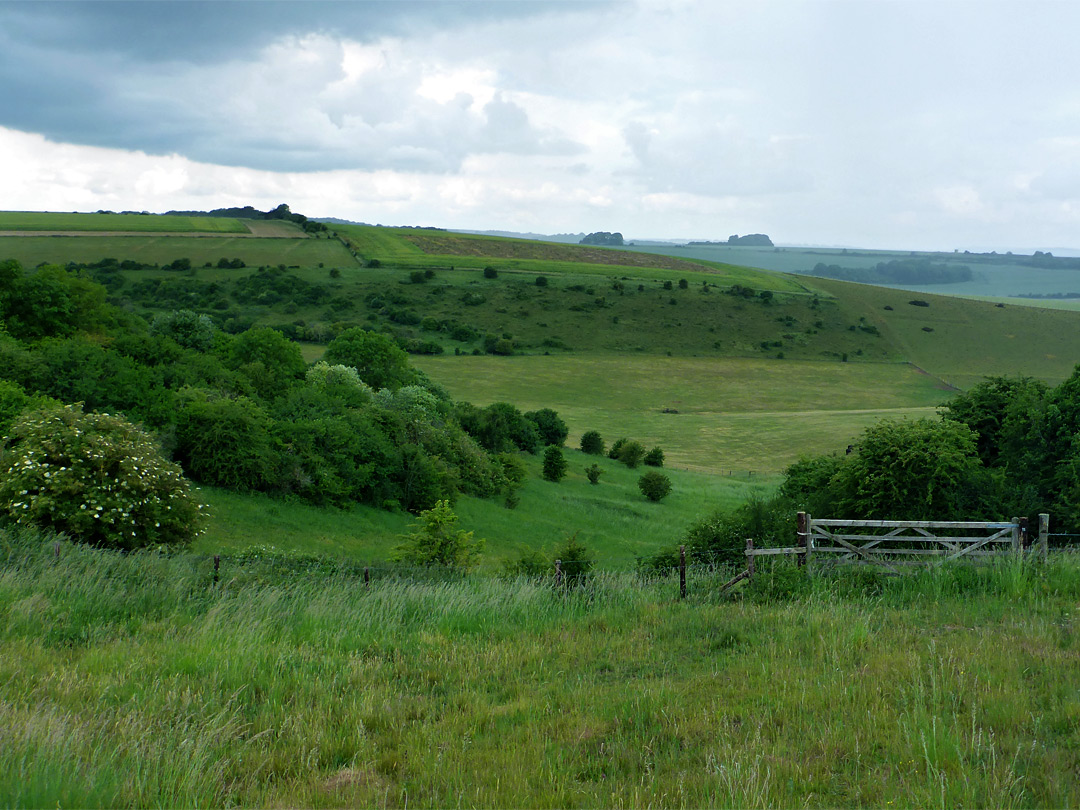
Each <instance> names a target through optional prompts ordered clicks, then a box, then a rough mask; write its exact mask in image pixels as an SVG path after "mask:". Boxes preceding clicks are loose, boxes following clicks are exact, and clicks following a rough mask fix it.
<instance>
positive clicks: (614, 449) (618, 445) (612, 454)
mask: <svg viewBox="0 0 1080 810" xmlns="http://www.w3.org/2000/svg"><path fill="white" fill-rule="evenodd" d="M628 441H630V440H629V439H627V438H625V437H623V438H621V439H616V440H615V441H614V442H612V444H611V449H610V450H608V458H611V459H615V460H618V458H619V453H621V452H622V448H623V445H625V444H626V443H627V442H628Z"/></svg>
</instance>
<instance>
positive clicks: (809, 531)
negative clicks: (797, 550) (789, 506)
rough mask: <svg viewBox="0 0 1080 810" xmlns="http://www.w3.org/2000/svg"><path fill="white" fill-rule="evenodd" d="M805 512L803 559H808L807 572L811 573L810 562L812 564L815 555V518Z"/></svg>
mask: <svg viewBox="0 0 1080 810" xmlns="http://www.w3.org/2000/svg"><path fill="white" fill-rule="evenodd" d="M803 514H804V516H805V518H804V520H805V525H804V526H803V532H804V533H803V536H802V545H803V549H804V550H803V559H804V560H806V573H808V574H809V573H810V564H811V562H813V555H814V530H813V526H814V520H813V518H811V517H810V513H809V512H804V513H803Z"/></svg>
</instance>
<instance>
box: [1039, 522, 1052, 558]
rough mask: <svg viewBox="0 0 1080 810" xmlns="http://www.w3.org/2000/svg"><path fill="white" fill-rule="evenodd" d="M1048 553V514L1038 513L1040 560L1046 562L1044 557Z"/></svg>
mask: <svg viewBox="0 0 1080 810" xmlns="http://www.w3.org/2000/svg"><path fill="white" fill-rule="evenodd" d="M1049 553H1050V515H1047V514H1040V515H1039V556H1040V557H1042V561H1043V562H1046V558H1047V556H1048V555H1049Z"/></svg>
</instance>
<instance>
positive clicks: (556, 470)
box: [544, 444, 566, 483]
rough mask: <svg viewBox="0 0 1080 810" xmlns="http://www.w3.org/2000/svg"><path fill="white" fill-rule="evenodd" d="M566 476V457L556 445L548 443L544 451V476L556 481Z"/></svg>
mask: <svg viewBox="0 0 1080 810" xmlns="http://www.w3.org/2000/svg"><path fill="white" fill-rule="evenodd" d="M565 476H566V458H564V457H563V452H562V448H561V447H559V446H558V445H555V444H552V445H548V449H547V450H545V451H544V478H545V479H546V480H548V481H553V482H555V483H558V482H559V481H561V480H562V479H563V478H564V477H565Z"/></svg>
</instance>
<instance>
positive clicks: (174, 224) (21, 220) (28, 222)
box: [0, 211, 248, 233]
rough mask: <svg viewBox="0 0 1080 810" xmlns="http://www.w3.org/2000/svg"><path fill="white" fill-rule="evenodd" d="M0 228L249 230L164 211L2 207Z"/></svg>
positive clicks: (235, 222)
mask: <svg viewBox="0 0 1080 810" xmlns="http://www.w3.org/2000/svg"><path fill="white" fill-rule="evenodd" d="M0 231H85V232H88V233H92V232H94V231H98V232H101V231H126V232H130V231H140V232H144V233H146V232H176V233H185V232H207V233H247V232H248V228H247V227H246V226H245V225H244V223H242V222H241V221H240V220H238V219H229V218H225V217H187V216H165V215H162V214H111V213H101V214H74V213H73V214H59V213H50V212H41V211H0Z"/></svg>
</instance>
